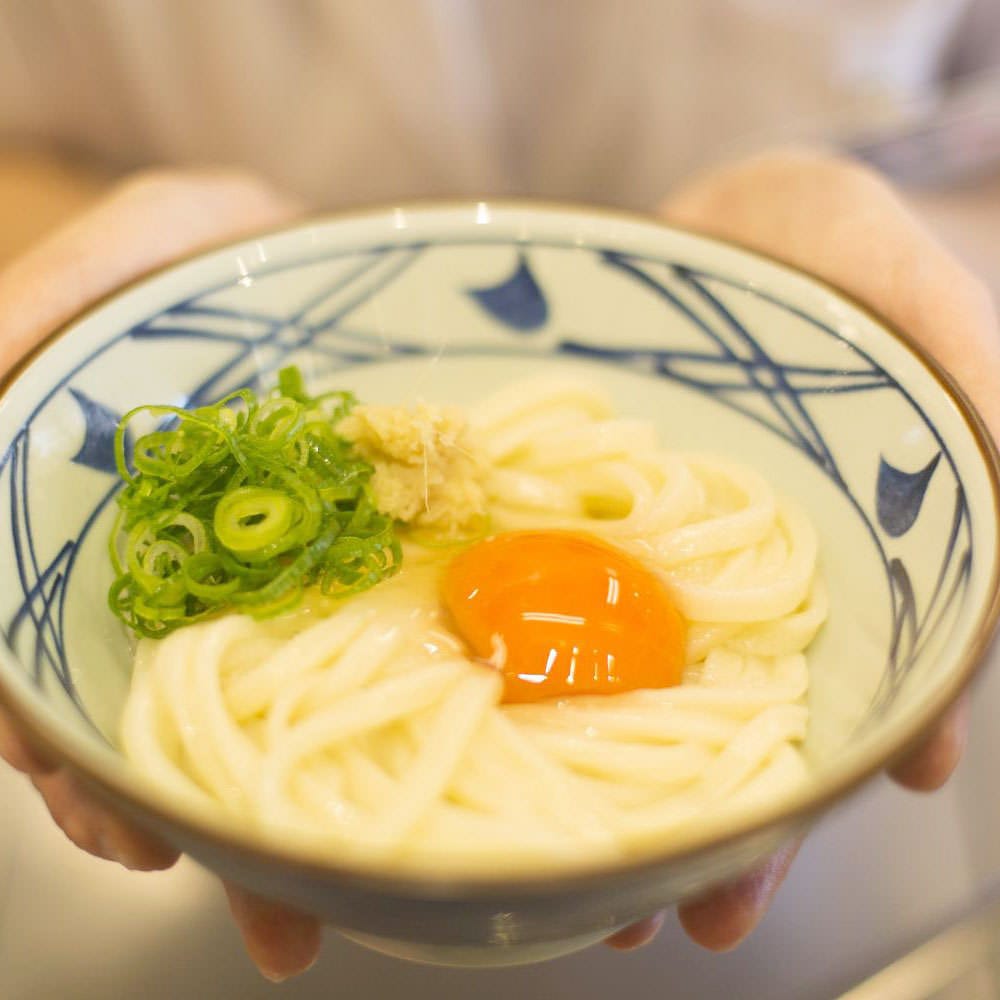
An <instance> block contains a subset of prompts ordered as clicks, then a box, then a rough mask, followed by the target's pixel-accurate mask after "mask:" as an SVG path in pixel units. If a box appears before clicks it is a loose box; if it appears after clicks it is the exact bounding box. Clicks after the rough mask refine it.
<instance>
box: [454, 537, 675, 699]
mask: <svg viewBox="0 0 1000 1000" xmlns="http://www.w3.org/2000/svg"><path fill="white" fill-rule="evenodd" d="M442 596H443V599H444V604H445V607H446V608H447V610H448V612H449V614H450V615H451V618H452V621H453V623H454V625H455V627H456V629H457V631H458V633H459V635H460V636H461V637H462V638H463V639H464V640H465V642H466V643H467V644H468V645H469V647H470V648H471V650H472V652H473V654H474V655H475V656H477V657H480V658H481V659H483V660H487V661H488V662H490V663H491V664H493V665H494V666H495V667H497V668H498V669H499V670H500V671H501V672H502V673H503V675H504V697H503V700H504V701H505V702H526V701H539V700H541V699H543V698H558V697H562V696H565V695H573V694H618V693H621V692H623V691H631V690H634V689H635V688H662V687H669V686H671V685H673V684H679V683H680V681H681V675H682V672H683V669H684V640H685V626H684V620H683V618H682V617H681V615H680V612H678V610H677V609H676V607H675V606H674V604H673V601H672V600H671V599H670V595H669V593H668V591H667V588H666V585H665V584H664V583H663V581H662V580H661V579H660V578H659V577H658V576H657V575H656V574H655V573H653V572H652V571H651V570H649V569H647V568H646V567H645V566H644V565H643V564H642V563H641V562H639V560H637V559H635V558H633V557H632V556H630V555H627V554H625V553H624V552H621V551H619V550H618V549H616V548H614V547H613V546H611V545H608V544H607V543H605V542H603V541H599V540H598V539H596V538H592V537H590V536H587V535H578V534H573V533H571V532H562V531H517V532H510V533H507V534H501V535H495V536H494V537H492V538H488V539H486V540H485V541H483V542H479V543H478V544H476V545H473V546H472V547H471V548H469V549H466V550H465V551H464V552H462V553H461V554H460V555H458V556H457V557H456V558H455V559H453V560H452V562H451V563H450V564H449V566H448V568H447V569H446V571H445V574H444V580H443V592H442Z"/></svg>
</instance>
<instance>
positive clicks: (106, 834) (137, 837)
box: [32, 770, 178, 871]
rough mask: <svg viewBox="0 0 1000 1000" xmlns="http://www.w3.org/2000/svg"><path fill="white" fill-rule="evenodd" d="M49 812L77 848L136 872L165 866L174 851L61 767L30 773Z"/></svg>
mask: <svg viewBox="0 0 1000 1000" xmlns="http://www.w3.org/2000/svg"><path fill="white" fill-rule="evenodd" d="M32 781H33V783H34V785H35V788H37V789H38V791H39V792H40V793H41V796H42V798H43V799H44V800H45V804H46V806H47V807H48V810H49V812H50V813H51V814H52V818H53V819H54V820H55V822H56V824H57V825H58V826H59V827H60V829H61V830H62V831H63V833H65V834H66V836H67V837H68V838H69V839H70V840H71V841H72V842H73V843H74V844H75V845H76V846H77V847H79V848H80V849H81V850H84V851H86V852H87V853H88V854H93V855H94V856H95V857H98V858H103V859H105V860H106V861H116V862H117V863H118V864H121V865H124V866H125V867H126V868H131V869H135V870H137V871H154V870H159V869H163V868H169V867H170V866H171V865H172V864H173V863H174V862H175V861H176V860H177V858H178V853H177V851H175V850H174V849H173V848H171V847H168V846H167V845H166V844H164V843H162V842H161V841H160V840H158V839H156V838H155V837H152V836H150V835H149V834H146V833H144V832H143V831H141V830H139V829H137V828H136V827H134V826H132V825H131V824H130V823H128V822H126V821H125V820H123V819H121V818H120V817H119V816H117V815H116V814H115V813H113V812H111V811H110V810H109V809H107V808H105V807H104V806H102V805H101V804H100V803H97V802H95V801H94V799H93V798H92V797H91V796H90V795H89V794H88V793H87V791H86V789H85V788H83V787H82V786H81V785H80V783H79V781H78V780H77V779H76V778H75V777H74V776H73V775H72V774H70V773H69V772H67V771H65V770H57V771H51V772H49V773H47V774H36V775H33V776H32Z"/></svg>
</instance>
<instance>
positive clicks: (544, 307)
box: [468, 253, 549, 333]
mask: <svg viewBox="0 0 1000 1000" xmlns="http://www.w3.org/2000/svg"><path fill="white" fill-rule="evenodd" d="M468 292H469V295H470V296H472V298H473V299H475V300H476V302H478V303H479V305H480V306H482V308H483V309H485V310H486V312H488V313H489V314H490V315H491V316H493V318H494V319H497V320H499V321H500V322H501V323H503V324H505V325H506V326H508V327H510V329H511V330H516V331H518V332H519V333H531V332H532V331H534V330H540V329H541V328H542V327H543V326H545V324H546V323H547V322H548V319H549V305H548V302H547V301H546V299H545V294H544V293H543V292H542V289H541V288H540V287H539V284H538V282H537V281H536V280H535V276H534V274H532V273H531V268H530V266H529V265H528V258H527V257H526V256H525V255H524V254H523V253H522V254H519V255H518V259H517V268H516V269H515V270H514V273H513V274H512V275H511V276H510V277H509V278H507V279H506V280H505V281H502V282H500V284H499V285H493V286H492V287H490V288H470V289H468Z"/></svg>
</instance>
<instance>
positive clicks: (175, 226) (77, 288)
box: [0, 171, 301, 370]
mask: <svg viewBox="0 0 1000 1000" xmlns="http://www.w3.org/2000/svg"><path fill="white" fill-rule="evenodd" d="M300 211H301V207H300V206H299V205H298V204H297V203H295V202H294V201H292V200H290V199H288V198H286V197H285V196H283V195H280V194H278V193H277V192H275V191H274V190H272V189H271V188H270V187H269V186H267V185H266V184H264V183H262V182H261V181H259V180H256V179H255V178H253V177H251V176H249V175H246V174H242V173H239V172H236V171H175V172H162V173H147V174H141V175H138V176H137V177H136V178H134V179H133V180H131V181H129V182H126V183H125V184H123V185H121V186H119V187H118V188H116V189H115V191H114V192H113V193H111V194H110V195H108V196H107V197H106V198H104V199H102V200H101V201H99V202H98V203H97V204H96V205H95V206H94V207H93V208H91V209H90V210H88V211H87V212H85V213H83V214H82V215H80V216H79V217H78V218H77V219H76V221H75V222H73V223H71V224H70V225H68V226H66V227H64V228H63V229H60V230H58V231H57V232H56V233H54V234H53V235H52V236H51V237H49V238H47V239H45V240H43V241H42V242H41V243H39V244H37V245H36V246H35V247H34V248H33V249H32V250H30V251H29V252H28V253H26V254H24V255H23V256H21V257H20V258H18V259H17V260H15V261H14V262H13V263H12V264H11V265H10V266H9V267H7V268H6V269H4V270H2V271H0V304H2V307H3V308H2V309H0V370H5V369H7V368H8V367H10V365H11V364H12V363H13V362H14V361H15V360H17V359H18V358H20V357H21V356H22V355H23V354H25V353H26V352H27V351H28V350H30V349H31V348H32V347H33V346H35V345H36V344H37V343H38V342H39V341H40V340H41V339H42V338H43V337H44V335H45V334H47V333H48V332H50V331H51V330H53V329H55V328H56V327H58V326H59V324H61V323H63V322H65V321H66V320H67V319H68V318H69V317H70V316H72V315H73V314H74V313H76V312H77V311H78V310H79V309H81V308H83V307H84V306H85V305H86V304H88V303H90V302H92V301H94V300H95V299H97V298H100V296H102V295H104V294H106V293H107V292H109V291H111V290H112V289H114V288H116V287H118V286H120V285H122V284H124V283H125V282H127V281H130V280H131V279H133V278H135V277H137V276H139V275H141V274H144V273H145V272H147V271H150V270H152V269H153V268H155V267H158V266H160V265H162V264H165V263H167V262H169V261H171V260H174V259H176V258H177V257H178V256H180V255H182V254H187V253H191V252H193V251H195V250H197V249H199V248H202V247H205V246H208V245H211V244H214V243H218V242H221V241H223V240H228V239H233V238H236V237H238V236H241V235H245V234H247V233H250V232H253V231H255V230H260V229H263V228H266V227H269V226H275V225H278V224H280V223H284V222H286V221H288V220H289V219H291V218H294V217H295V215H297V214H299V213H300Z"/></svg>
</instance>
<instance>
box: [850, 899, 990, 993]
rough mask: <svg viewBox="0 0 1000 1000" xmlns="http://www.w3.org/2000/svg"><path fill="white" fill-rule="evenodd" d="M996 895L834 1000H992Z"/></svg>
mask: <svg viewBox="0 0 1000 1000" xmlns="http://www.w3.org/2000/svg"><path fill="white" fill-rule="evenodd" d="M997 998H1000V895H996V894H994V895H993V896H992V897H991V898H990V899H989V900H988V901H987V902H985V903H983V904H981V905H980V907H978V908H977V909H976V910H975V911H974V912H973V913H972V914H971V915H970V916H969V917H967V918H965V919H963V920H961V921H959V922H958V923H956V924H953V925H952V926H951V927H949V928H947V929H946V930H944V931H942V932H941V933H940V934H938V935H937V936H936V937H933V938H931V939H930V940H929V941H927V942H926V943H924V944H922V945H920V946H919V947H918V948H915V949H914V950H913V951H911V952H910V953H909V954H907V955H904V956H903V957H902V958H900V959H898V960H897V961H895V962H893V963H892V964H891V965H888V966H886V967H885V968H884V969H882V970H881V971H880V972H877V973H876V974H875V975H874V976H872V977H871V978H870V979H866V980H865V981H864V982H863V983H860V984H859V985H858V986H855V987H854V988H853V989H850V990H848V991H847V992H846V993H844V994H842V995H841V997H840V998H839V1000H997Z"/></svg>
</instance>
